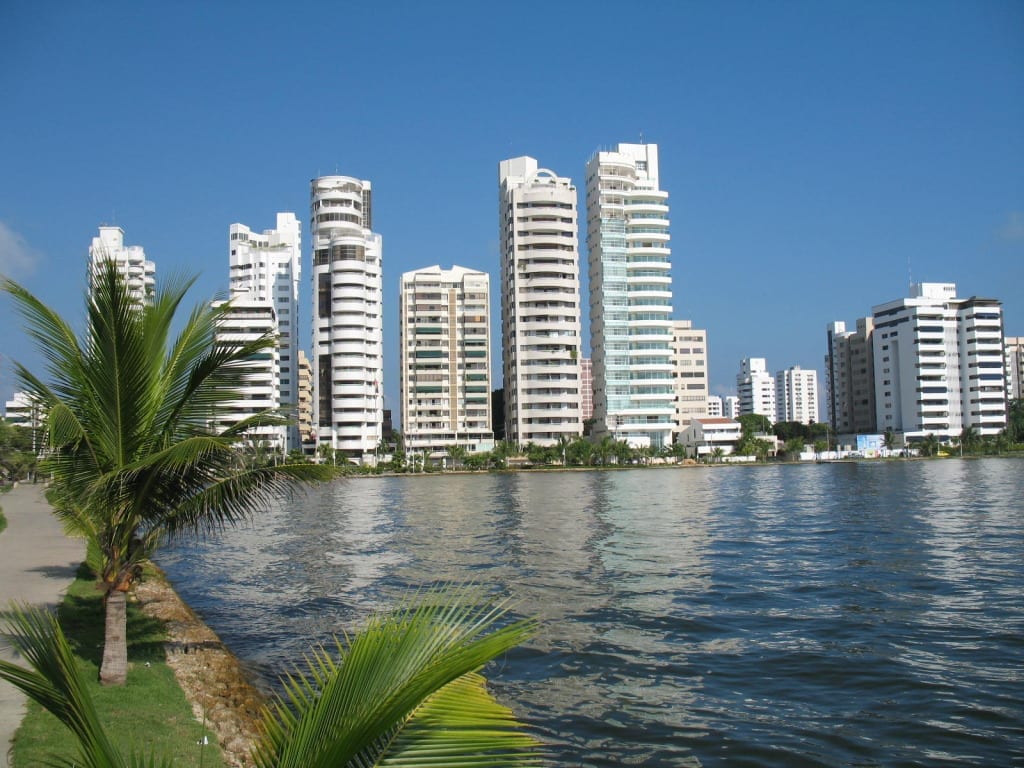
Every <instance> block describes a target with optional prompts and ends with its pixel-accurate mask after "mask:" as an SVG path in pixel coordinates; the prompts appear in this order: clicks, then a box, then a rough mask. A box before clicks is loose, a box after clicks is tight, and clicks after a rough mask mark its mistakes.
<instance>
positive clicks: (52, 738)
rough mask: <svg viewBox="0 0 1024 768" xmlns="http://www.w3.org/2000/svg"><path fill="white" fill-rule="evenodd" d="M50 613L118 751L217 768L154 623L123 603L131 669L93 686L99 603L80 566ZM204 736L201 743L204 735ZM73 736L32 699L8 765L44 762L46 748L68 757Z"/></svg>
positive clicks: (212, 747)
mask: <svg viewBox="0 0 1024 768" xmlns="http://www.w3.org/2000/svg"><path fill="white" fill-rule="evenodd" d="M58 616H59V619H60V624H61V627H62V628H63V629H64V632H65V634H66V635H67V636H68V640H69V641H70V642H71V645H72V648H73V649H74V651H75V655H76V656H77V658H78V662H79V668H80V669H81V670H82V672H83V674H84V677H85V678H86V680H88V681H89V691H90V693H91V694H92V696H93V699H94V701H95V703H96V708H97V710H98V712H99V716H100V720H101V721H102V722H103V724H104V725H105V726H106V728H107V732H108V734H109V735H110V738H111V739H112V740H113V741H114V743H115V744H117V745H118V746H119V747H120V748H121V749H122V751H123V752H125V753H126V754H127V753H128V752H130V751H131V750H135V751H136V752H141V753H142V754H144V755H147V756H148V755H150V754H152V755H155V756H157V757H159V758H170V759H171V762H172V763H173V765H175V766H186V767H187V766H195V767H196V768H198V767H199V766H202V768H223V765H224V762H223V760H222V758H221V755H220V751H219V749H218V747H217V746H216V743H217V742H216V739H215V738H214V737H213V735H212V734H211V733H210V732H209V731H208V730H206V728H205V727H204V726H202V725H201V724H199V723H197V722H196V721H195V718H194V717H193V715H192V709H191V707H190V705H189V703H188V701H186V699H185V694H184V693H182V690H181V688H180V687H179V686H178V683H177V681H176V680H175V677H174V673H173V672H172V671H171V669H170V667H168V666H167V664H166V662H165V656H164V650H163V642H164V640H165V632H164V627H163V624H162V622H160V621H157V620H155V619H151V618H148V617H146V616H144V615H143V614H142V613H141V611H139V610H138V608H137V607H136V606H134V605H133V604H131V603H129V606H128V660H129V664H130V666H131V669H130V671H129V673H128V685H127V686H125V687H123V688H118V687H112V688H105V687H102V686H100V684H99V681H98V678H99V664H100V660H101V654H102V651H103V606H102V600H101V597H100V594H99V593H98V592H97V591H96V588H95V586H94V580H93V578H92V576H91V575H90V574H89V573H88V571H87V569H86V568H85V567H84V566H83V567H82V568H81V569H80V570H79V573H78V578H77V579H76V580H75V581H74V582H73V583H72V584H71V586H70V587H69V588H68V591H67V594H66V595H65V597H64V600H63V602H62V603H61V605H60V608H59V611H58ZM204 736H205V737H206V740H207V741H208V742H209V744H208V745H207V746H203V745H202V744H201V742H202V741H203V740H204ZM76 752H77V749H76V743H75V741H74V739H73V738H72V736H71V733H70V731H68V730H67V729H66V728H64V726H62V725H60V724H59V723H58V722H57V720H56V719H55V718H54V717H53V716H52V715H50V714H49V713H48V712H44V711H43V710H42V709H41V708H40V707H39V706H38V705H37V704H35V703H34V702H29V708H28V713H27V715H26V717H25V720H24V721H23V723H22V726H21V728H20V729H19V730H18V733H17V735H16V737H15V742H14V749H13V752H12V763H11V764H12V766H14V768H29V767H30V766H37V765H46V764H47V763H48V761H49V760H50V759H51V758H52V757H53V756H54V755H61V756H66V757H73V756H74V755H75V754H76Z"/></svg>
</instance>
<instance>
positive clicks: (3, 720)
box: [0, 484, 85, 768]
mask: <svg viewBox="0 0 1024 768" xmlns="http://www.w3.org/2000/svg"><path fill="white" fill-rule="evenodd" d="M0 507H3V510H4V517H6V518H7V529H6V530H4V532H3V533H0V609H3V608H6V607H7V604H8V603H9V602H10V601H11V600H17V601H18V602H21V603H31V604H33V605H42V606H46V607H48V608H54V607H56V605H57V601H58V600H59V599H60V596H61V594H63V592H64V590H65V589H67V587H68V585H69V584H70V583H71V581H72V580H73V579H74V577H75V572H76V571H77V570H78V566H79V564H80V563H81V562H82V560H83V559H85V545H84V543H83V542H82V541H80V540H78V539H69V538H67V537H66V536H65V535H64V532H63V529H62V528H61V525H60V523H59V522H57V518H55V517H54V516H53V513H52V512H51V511H50V507H49V505H48V504H47V503H46V499H45V498H44V496H43V487H42V486H41V485H28V484H22V485H20V486H19V487H17V488H15V489H13V490H11V491H10V492H8V493H4V494H0ZM0 657H2V658H4V659H8V660H13V659H14V658H15V657H14V654H13V651H11V649H10V648H8V647H6V646H3V645H0ZM24 714H25V700H24V697H23V696H22V695H21V694H20V693H19V692H18V691H17V690H16V689H15V688H13V687H12V686H10V685H8V684H7V683H2V682H0V768H6V766H7V765H8V764H9V763H8V758H7V752H8V750H9V749H10V743H11V739H12V738H13V737H14V732H15V731H16V730H17V728H18V726H19V725H20V724H21V719H22V717H24Z"/></svg>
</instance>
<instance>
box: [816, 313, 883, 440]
mask: <svg viewBox="0 0 1024 768" xmlns="http://www.w3.org/2000/svg"><path fill="white" fill-rule="evenodd" d="M873 333H874V320H873V319H872V318H870V317H865V318H861V319H860V320H858V321H857V330H855V331H848V330H847V329H846V323H844V322H842V321H836V322H834V323H830V324H829V326H828V328H827V338H828V352H827V354H826V355H825V389H826V391H825V401H826V403H827V404H828V405H827V408H828V420H829V424H830V426H831V427H832V431H833V432H834V433H835V434H837V435H870V434H874V433H876V432H877V431H878V427H877V424H876V422H875V361H874V354H873V352H872V346H871V344H872V335H873Z"/></svg>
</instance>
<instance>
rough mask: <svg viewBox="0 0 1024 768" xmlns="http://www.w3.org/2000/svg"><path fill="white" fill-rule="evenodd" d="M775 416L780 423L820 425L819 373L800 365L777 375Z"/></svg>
mask: <svg viewBox="0 0 1024 768" xmlns="http://www.w3.org/2000/svg"><path fill="white" fill-rule="evenodd" d="M775 415H776V417H777V420H778V421H795V422H799V423H800V424H817V423H818V372H817V371H808V370H805V369H803V368H801V367H800V366H799V365H794V366H793V367H792V368H787V369H786V370H784V371H778V372H777V373H776V374H775Z"/></svg>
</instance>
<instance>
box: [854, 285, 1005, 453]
mask: <svg viewBox="0 0 1024 768" xmlns="http://www.w3.org/2000/svg"><path fill="white" fill-rule="evenodd" d="M872 314H873V319H874V326H875V331H874V343H873V354H874V366H875V408H876V417H877V418H876V420H877V423H878V429H879V430H880V431H888V430H892V431H893V432H894V433H897V434H902V435H903V437H904V439H905V440H907V441H911V442H913V441H917V440H920V439H922V438H924V437H926V436H927V435H929V434H932V435H935V436H936V437H938V438H956V437H959V435H960V434H961V432H962V431H963V430H964V429H966V428H971V429H973V430H974V431H975V432H976V434H978V435H995V434H997V433H998V432H1000V431H1001V430H1003V429H1005V427H1006V371H1005V364H1006V363H1005V350H1004V347H1003V313H1002V305H1001V304H1000V302H999V301H997V300H995V299H983V298H977V297H972V298H968V299H960V298H957V296H956V285H955V284H954V283H919V284H916V285H912V286H911V290H910V296H909V297H908V298H904V299H897V300H895V301H890V302H888V303H886V304H880V305H878V306H876V307H874V308H873V309H872Z"/></svg>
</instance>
